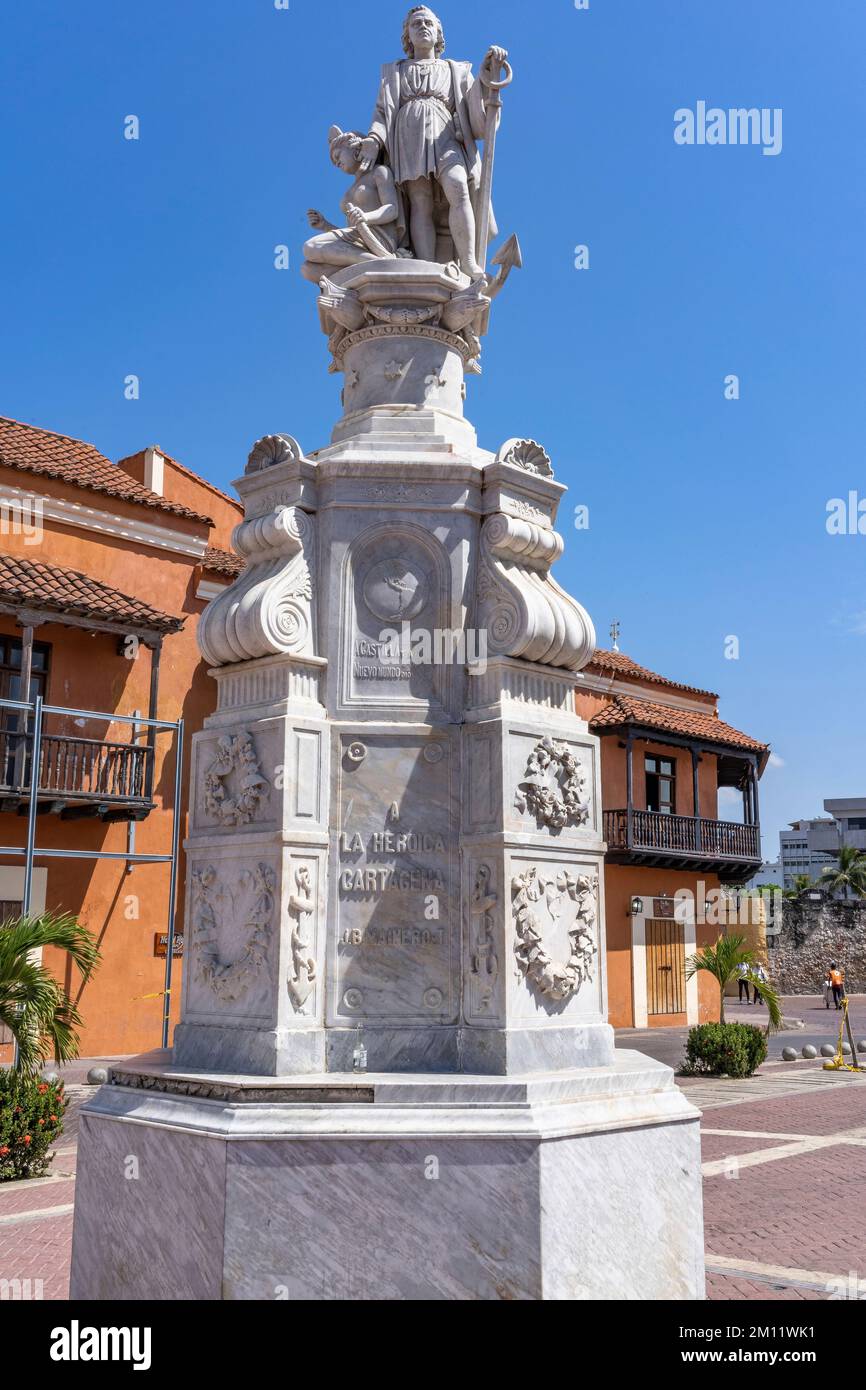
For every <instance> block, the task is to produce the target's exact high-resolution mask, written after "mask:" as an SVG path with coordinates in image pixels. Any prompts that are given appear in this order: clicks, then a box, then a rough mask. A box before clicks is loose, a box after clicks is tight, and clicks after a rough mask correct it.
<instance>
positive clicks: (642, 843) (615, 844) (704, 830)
mask: <svg viewBox="0 0 866 1390" xmlns="http://www.w3.org/2000/svg"><path fill="white" fill-rule="evenodd" d="M604 838H605V839H606V840H607V845H608V850H609V851H610V850H618V851H623V850H625V851H628V852H630V853H640V854H658V855H663V856H666V857H667V856H683V857H686V856H688V857H689V858H693V859H706V860H711V859H717V860H718V859H722V860H723V859H729V860H732V861H735V860H739V861H745V862H750V861H757V862H760V859H761V828H760V826H758V825H743V824H741V823H740V822H739V821H725V820H708V819H706V817H704V816H667V815H661V814H660V813H659V812H657V811H636V810H632V812H631V813H630V814H629V812H628V811H627V810H625V811H605V813H604Z"/></svg>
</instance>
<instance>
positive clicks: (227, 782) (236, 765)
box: [204, 729, 270, 825]
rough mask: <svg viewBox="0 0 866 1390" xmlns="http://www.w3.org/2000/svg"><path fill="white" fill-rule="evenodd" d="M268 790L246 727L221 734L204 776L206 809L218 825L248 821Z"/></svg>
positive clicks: (256, 810) (251, 818) (241, 823)
mask: <svg viewBox="0 0 866 1390" xmlns="http://www.w3.org/2000/svg"><path fill="white" fill-rule="evenodd" d="M269 791H270V785H269V783H268V782H267V781H266V780H265V778H264V777H263V776H262V771H261V768H260V767H259V760H258V758H257V756H256V750H255V745H254V743H253V740H252V737H251V735H250V734H249V733H248V732H247V730H246V729H242V730H241V731H240V733H238V734H234V735H232V734H223V736H222V737H221V738H220V739H219V740H218V741H217V756H216V758H215V759H214V761H213V762H212V763H211V765H210V767H209V768H208V770H207V772H206V773H205V777H204V804H205V810H206V811H207V814H208V815H209V816H213V818H214V820H217V821H219V823H220V825H249V823H250V821H253V820H255V819H256V816H257V815H258V812H259V807H260V805H261V803H262V801H263V800H264V799H265V797H266V796H267V795H268V792H269Z"/></svg>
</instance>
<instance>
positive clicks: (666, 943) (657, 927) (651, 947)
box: [646, 918, 686, 1017]
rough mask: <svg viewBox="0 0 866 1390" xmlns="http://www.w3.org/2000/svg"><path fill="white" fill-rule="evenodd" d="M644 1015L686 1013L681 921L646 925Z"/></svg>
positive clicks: (661, 921) (683, 934) (655, 921)
mask: <svg viewBox="0 0 866 1390" xmlns="http://www.w3.org/2000/svg"><path fill="white" fill-rule="evenodd" d="M646 993H647V1014H648V1015H649V1016H650V1017H652V1016H653V1015H654V1014H684V1013H685V1012H686V940H685V927H684V926H683V924H682V923H681V922H672V921H670V920H667V921H663V920H661V919H659V918H655V919H653V920H651V921H649V922H647V924H646Z"/></svg>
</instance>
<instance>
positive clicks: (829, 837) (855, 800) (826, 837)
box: [754, 796, 866, 888]
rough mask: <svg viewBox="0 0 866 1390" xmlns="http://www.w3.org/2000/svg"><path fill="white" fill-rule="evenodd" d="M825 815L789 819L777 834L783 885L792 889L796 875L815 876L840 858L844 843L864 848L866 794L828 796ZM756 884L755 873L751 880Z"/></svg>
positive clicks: (865, 840) (865, 837)
mask: <svg viewBox="0 0 866 1390" xmlns="http://www.w3.org/2000/svg"><path fill="white" fill-rule="evenodd" d="M824 810H825V811H827V812H828V814H827V815H826V816H819V817H816V818H815V819H814V820H797V821H792V822H791V828H790V830H782V831H781V832H780V834H779V862H780V865H781V869H782V877H781V879H778V880H776V882H780V883H781V884H782V887H783V888H792V887H793V886H794V880H795V878H796V877H797V875H798V874H808V875H809V877H810V878H812V879H815V878H818V877H819V876H820V874H821V871H822V870H823V869H825V868H826V867H827V866H828V865H832V864H834V863H835V862H836V860H837V859H838V857H839V850H840V849H841V847H842V846H843V845H852V846H853V847H854V848H855V849H862V850H866V797H862V796H861V797H828V798H827V800H826V801H825V802H824ZM754 886H757V876H756V880H755V881H754Z"/></svg>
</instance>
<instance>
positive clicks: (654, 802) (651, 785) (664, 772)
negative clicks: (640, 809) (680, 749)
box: [644, 755, 677, 816]
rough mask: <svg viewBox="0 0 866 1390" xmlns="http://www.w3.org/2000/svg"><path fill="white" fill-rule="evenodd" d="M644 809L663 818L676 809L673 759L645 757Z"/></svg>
mask: <svg viewBox="0 0 866 1390" xmlns="http://www.w3.org/2000/svg"><path fill="white" fill-rule="evenodd" d="M644 767H645V769H646V808H647V810H648V811H656V812H658V813H659V814H660V815H663V816H673V815H675V814H676V809H677V795H676V792H677V765H676V763H675V761H674V760H673V758H657V757H652V758H651V757H649V756H648V755H647V757H645V759H644Z"/></svg>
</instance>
